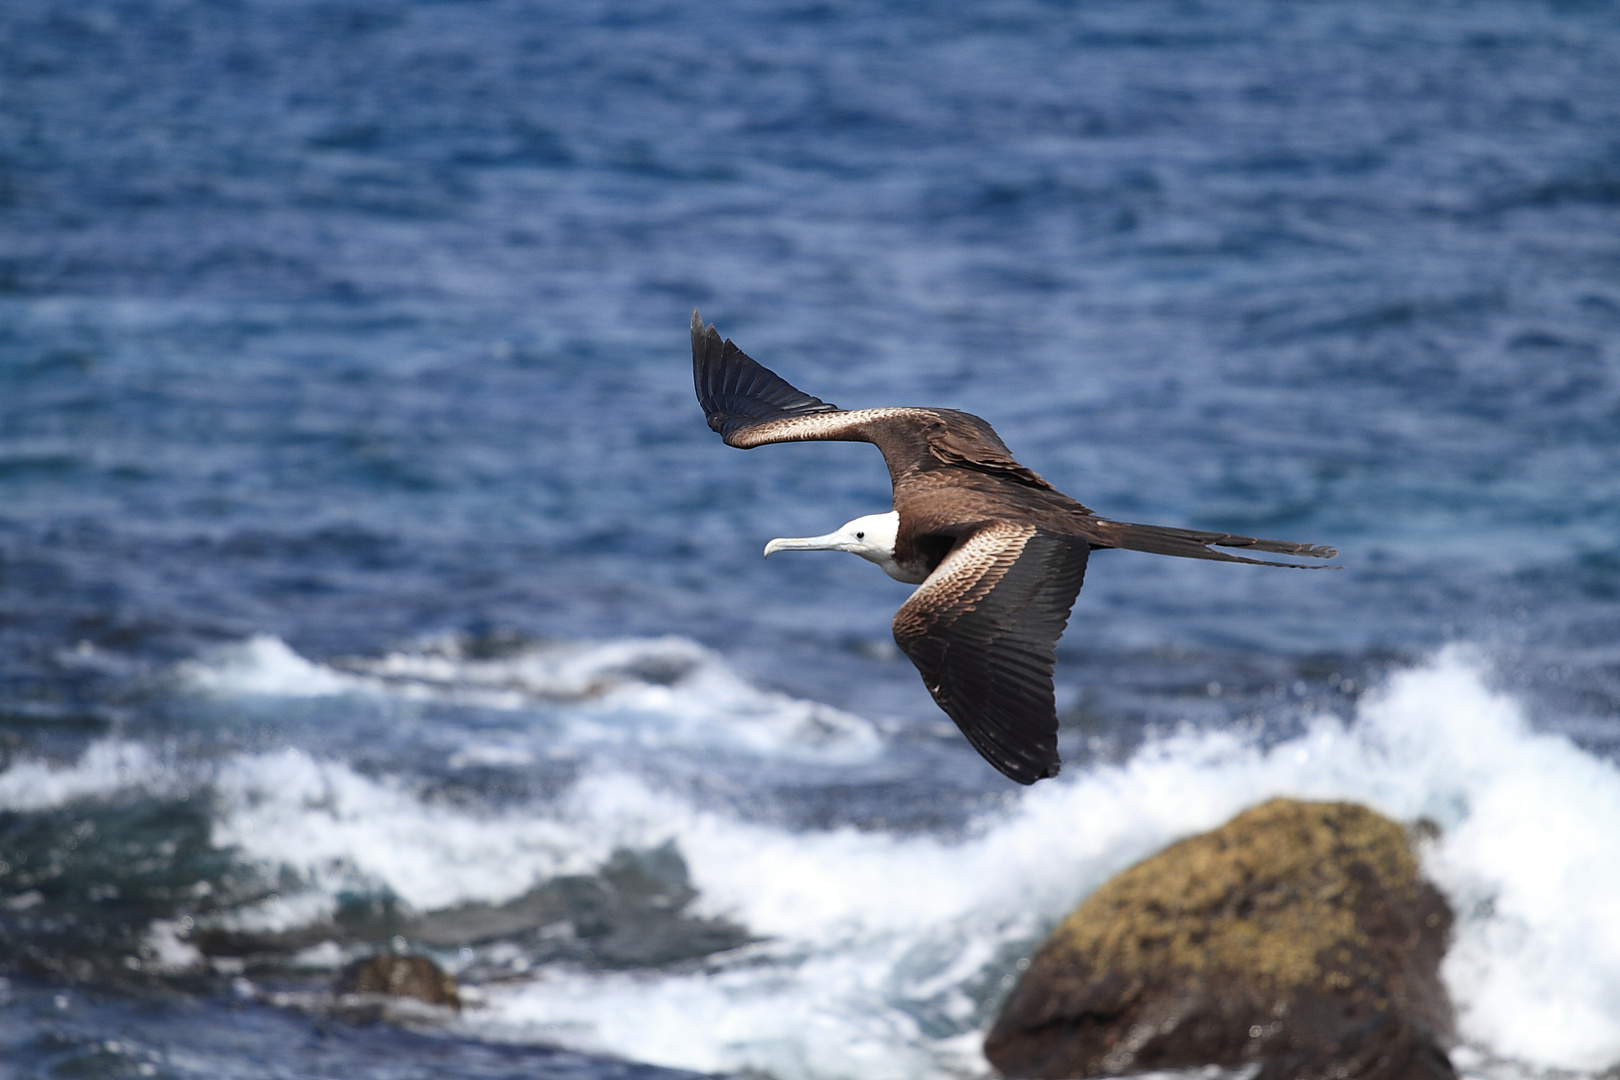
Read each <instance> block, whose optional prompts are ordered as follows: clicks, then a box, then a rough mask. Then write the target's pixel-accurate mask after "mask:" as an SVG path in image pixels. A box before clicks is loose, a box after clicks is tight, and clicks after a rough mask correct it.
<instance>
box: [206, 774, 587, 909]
mask: <svg viewBox="0 0 1620 1080" xmlns="http://www.w3.org/2000/svg"><path fill="white" fill-rule="evenodd" d="M214 791H215V798H216V800H217V804H218V807H219V810H218V812H219V815H220V817H219V819H218V821H217V822H216V823H215V825H214V830H213V843H214V845H215V846H216V847H220V848H233V849H235V850H236V851H238V852H239V853H240V854H241V855H242V857H244V858H246V859H248V860H250V861H252V862H256V863H262V864H265V865H267V866H270V867H275V868H287V869H290V870H293V871H294V872H296V873H297V874H298V875H299V876H300V877H301V878H303V879H304V880H305V881H306V882H308V883H309V884H310V885H311V887H312V889H313V890H314V891H313V893H311V894H308V895H306V896H303V897H295V898H277V899H276V900H274V901H272V902H270V903H268V904H266V905H262V906H261V909H254V910H253V911H252V912H251V913H238V917H237V922H238V923H239V924H240V925H242V926H243V927H244V928H253V929H271V930H281V929H286V928H288V927H289V926H292V925H298V924H299V922H301V921H310V920H312V919H313V918H317V917H321V916H324V915H325V914H328V913H329V912H330V910H331V905H330V904H329V903H322V902H320V901H319V899H316V898H319V897H326V898H331V897H335V896H336V894H337V893H339V892H342V891H345V890H349V889H355V888H360V889H367V888H376V887H378V886H386V887H387V888H388V889H389V890H390V891H392V892H393V893H394V895H395V896H397V897H398V898H399V899H401V900H403V901H404V902H405V903H406V904H407V905H409V906H410V907H412V908H414V909H416V910H418V911H432V910H436V909H439V908H445V907H450V906H452V905H454V904H457V903H461V902H464V901H471V900H481V901H486V902H489V903H496V904H498V903H502V902H504V901H507V900H511V899H513V898H514V897H517V896H520V895H522V894H523V893H524V892H526V891H527V890H528V889H529V888H531V887H532V886H533V885H535V884H536V883H538V882H542V881H545V880H547V879H549V878H552V877H555V876H557V875H559V874H566V873H579V872H583V871H586V870H589V869H591V868H593V867H594V866H596V865H599V864H600V863H601V862H602V860H603V859H605V858H606V857H607V854H608V852H609V849H608V848H605V847H604V846H603V845H602V842H601V841H600V840H598V839H596V838H593V837H592V836H590V835H589V834H587V833H582V832H581V831H580V830H578V829H577V828H574V827H572V826H570V825H569V824H567V823H565V822H559V821H554V820H549V819H547V818H544V817H540V816H538V815H534V814H527V813H521V812H508V813H496V812H490V813H487V814H480V813H477V812H474V811H469V810H466V809H462V808H458V807H450V806H442V805H439V804H437V803H434V802H431V801H424V800H423V799H421V798H419V797H418V796H417V795H416V794H414V793H413V792H411V791H410V790H409V789H408V788H407V787H405V786H404V785H403V784H401V783H399V782H397V781H394V780H389V779H372V778H370V777H367V776H363V775H361V774H360V773H358V772H356V771H355V770H353V769H352V768H350V767H349V766H347V765H343V764H340V763H335V762H321V761H316V760H315V759H313V758H311V757H310V756H309V755H308V754H306V753H304V752H303V751H301V750H284V751H281V752H279V753H274V754H266V755H240V756H238V757H235V758H233V759H231V760H230V761H228V762H227V763H226V764H225V765H224V766H223V767H222V768H221V769H220V770H219V772H218V775H217V776H216V778H215V781H214Z"/></svg>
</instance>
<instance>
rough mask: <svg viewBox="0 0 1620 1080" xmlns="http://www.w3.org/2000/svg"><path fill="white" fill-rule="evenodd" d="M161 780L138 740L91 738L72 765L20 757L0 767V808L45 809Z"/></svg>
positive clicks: (159, 769) (153, 785)
mask: <svg viewBox="0 0 1620 1080" xmlns="http://www.w3.org/2000/svg"><path fill="white" fill-rule="evenodd" d="M164 784H165V773H164V771H163V769H162V767H161V766H160V765H159V763H158V762H157V760H156V759H155V758H154V757H153V756H152V753H151V751H149V750H147V749H146V747H144V746H142V745H140V744H139V743H133V742H127V741H124V740H121V739H104V740H101V741H98V742H95V743H92V744H91V745H90V747H89V749H87V750H86V751H85V752H84V754H82V755H81V756H80V757H79V760H78V761H76V762H74V763H73V764H71V765H52V764H51V763H49V762H46V761H38V760H31V759H27V758H25V759H22V760H20V761H16V762H14V763H13V764H12V765H11V766H10V767H9V768H7V769H6V771H5V772H0V809H5V810H20V811H39V810H49V809H53V808H55V807H58V806H65V805H67V804H68V803H73V802H78V801H80V800H82V799H89V798H96V797H102V796H107V795H112V794H115V793H117V792H119V791H122V790H127V789H131V788H142V789H145V790H151V789H153V788H156V787H162V786H164Z"/></svg>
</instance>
